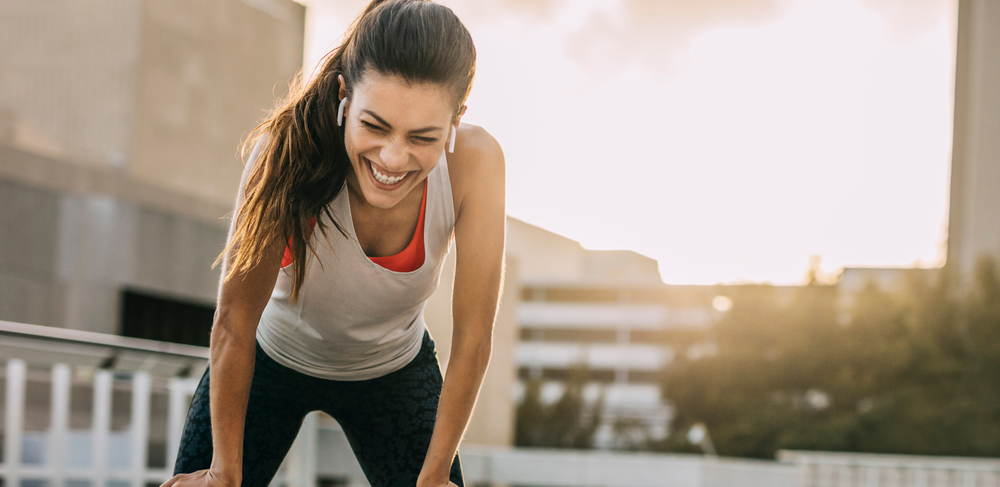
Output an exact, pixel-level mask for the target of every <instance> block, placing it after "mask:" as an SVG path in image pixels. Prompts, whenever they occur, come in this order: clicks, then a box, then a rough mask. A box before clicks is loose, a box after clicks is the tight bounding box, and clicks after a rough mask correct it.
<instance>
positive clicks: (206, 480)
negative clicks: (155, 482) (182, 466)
mask: <svg viewBox="0 0 1000 487" xmlns="http://www.w3.org/2000/svg"><path fill="white" fill-rule="evenodd" d="M239 486H240V480H239V479H233V478H227V477H225V476H224V475H222V474H221V473H220V472H216V471H214V470H211V469H209V470H199V471H197V472H195V473H182V474H177V475H174V476H173V477H171V478H170V480H168V481H166V482H164V483H163V485H161V486H160V487H239Z"/></svg>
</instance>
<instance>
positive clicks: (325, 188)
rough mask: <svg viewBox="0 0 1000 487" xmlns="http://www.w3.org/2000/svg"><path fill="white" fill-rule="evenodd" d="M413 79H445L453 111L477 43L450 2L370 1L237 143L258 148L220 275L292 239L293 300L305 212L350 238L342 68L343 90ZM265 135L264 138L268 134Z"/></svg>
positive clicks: (301, 269) (305, 241) (245, 267)
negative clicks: (342, 205)
mask: <svg viewBox="0 0 1000 487" xmlns="http://www.w3.org/2000/svg"><path fill="white" fill-rule="evenodd" d="M370 69H371V70H375V71H377V72H379V73H382V74H389V75H396V76H400V77H402V78H403V79H406V80H408V81H410V82H431V83H438V84H442V85H444V86H446V87H448V88H449V89H451V91H452V93H453V95H454V96H453V101H454V102H456V103H457V105H456V106H455V107H454V109H455V113H456V114H457V113H458V109H459V108H460V107H461V106H462V105H463V104H464V103H465V100H466V98H467V97H468V94H469V90H470V89H471V87H472V79H473V77H474V74H475V47H474V46H473V44H472V38H471V36H470V35H469V32H468V30H466V28H465V26H464V25H462V23H461V21H459V20H458V18H457V17H455V15H454V13H453V12H452V11H451V9H449V8H447V7H444V6H441V5H438V4H435V3H432V2H429V1H423V0H374V1H372V2H371V3H370V4H369V5H368V7H367V8H365V10H364V12H362V14H361V15H360V16H358V18H357V19H356V20H355V21H354V23H353V24H352V25H351V27H350V28H349V29H348V31H347V33H346V35H345V36H344V40H343V42H342V43H341V45H340V46H339V47H337V48H335V49H333V50H331V51H330V52H329V53H328V54H327V55H326V56H324V57H323V59H322V60H321V62H320V67H319V71H318V72H317V74H316V75H315V76H314V77H313V78H312V79H311V80H309V81H308V82H307V83H306V82H303V80H302V70H301V69H300V70H299V72H298V73H297V74H296V77H295V78H294V81H293V82H292V85H291V86H290V88H289V92H288V94H287V95H286V96H285V97H284V98H283V99H282V100H281V101H280V102H279V103H278V104H277V105H276V107H275V108H274V110H273V111H272V112H271V115H270V116H269V117H268V118H267V119H266V120H265V121H264V122H262V123H261V124H259V125H257V127H256V128H254V130H253V131H252V132H251V133H250V136H249V137H247V139H246V140H245V141H244V142H243V145H242V149H241V155H242V157H243V158H244V159H245V158H246V156H247V153H248V152H251V150H250V149H251V148H253V147H254V146H255V145H257V143H258V142H260V148H259V150H258V151H257V153H258V155H257V157H256V160H255V161H247V163H248V164H249V163H252V164H253V166H252V167H251V169H250V173H249V175H248V177H247V182H246V189H245V192H244V195H243V202H242V204H241V205H240V207H239V208H238V209H237V213H236V215H234V218H235V219H236V222H235V227H234V228H235V230H234V233H233V236H232V239H231V240H230V241H229V243H227V245H226V247H225V249H223V251H222V253H221V254H220V255H219V256H218V257H217V258H216V260H215V262H214V263H213V264H212V267H213V268H214V267H215V266H216V265H218V264H219V263H220V262H221V261H222V259H223V257H224V256H225V255H227V254H230V253H232V261H231V262H232V263H231V265H230V266H229V268H228V270H227V272H226V275H225V276H224V279H225V280H226V281H228V280H229V279H231V278H232V277H233V276H234V275H236V274H238V273H245V272H247V271H249V270H250V269H252V268H253V267H255V266H256V265H257V264H259V263H260V260H261V256H262V255H263V253H264V251H265V249H268V248H271V247H272V246H273V245H277V244H279V243H282V242H285V241H288V242H289V244H290V246H291V253H292V257H293V260H292V264H291V266H292V283H293V285H292V289H291V294H290V296H289V300H290V301H291V302H296V301H298V297H299V291H300V288H301V287H302V282H303V280H304V278H305V272H306V262H305V261H306V257H307V249H308V250H311V251H312V253H313V255H315V254H316V253H315V250H314V249H313V245H312V243H311V242H310V235H309V233H308V232H309V231H310V230H309V220H310V218H313V217H315V218H316V226H317V227H318V229H319V230H320V232H322V234H323V235H324V236H325V235H326V230H327V228H326V225H325V223H324V218H321V214H323V215H326V216H327V217H328V219H329V221H330V222H333V224H334V226H335V227H336V228H337V230H339V231H340V233H341V234H343V235H344V236H345V237H346V236H347V234H346V232H345V231H344V229H343V227H342V226H341V224H340V223H338V222H337V221H336V220H335V219H334V218H333V215H332V214H331V213H330V209H329V204H330V202H332V201H333V199H334V198H336V197H337V195H338V194H339V193H340V191H341V190H342V188H343V187H344V182H345V181H346V178H347V175H348V171H352V170H353V169H352V168H351V163H350V160H349V159H348V155H347V151H346V149H345V147H344V133H343V130H342V127H339V126H338V125H337V121H336V114H337V106H338V105H339V103H340V98H339V91H340V84H339V81H338V76H340V75H343V76H344V78H345V80H346V83H347V92H348V97H350V95H351V92H352V91H353V87H354V86H355V85H356V84H357V83H358V82H359V81H360V80H361V79H362V77H363V76H364V74H365V72H366V71H367V70H370ZM265 136H266V137H265Z"/></svg>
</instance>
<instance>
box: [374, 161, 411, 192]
mask: <svg viewBox="0 0 1000 487" xmlns="http://www.w3.org/2000/svg"><path fill="white" fill-rule="evenodd" d="M366 160H367V159H366ZM368 167H370V168H371V171H372V176H374V177H375V180H376V181H378V182H380V183H382V184H384V185H387V186H393V185H396V184H399V182H400V181H402V180H403V179H406V176H408V175H409V174H410V173H409V172H405V173H402V174H400V175H398V176H389V175H387V174H382V173H381V172H379V170H378V169H375V164H374V163H373V162H372V161H368Z"/></svg>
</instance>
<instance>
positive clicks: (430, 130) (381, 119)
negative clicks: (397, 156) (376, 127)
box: [361, 110, 443, 134]
mask: <svg viewBox="0 0 1000 487" xmlns="http://www.w3.org/2000/svg"><path fill="white" fill-rule="evenodd" d="M361 113H367V114H368V115H371V116H372V117H373V118H375V120H378V123H380V124H382V125H385V126H386V128H388V129H390V130H391V129H392V125H389V122H386V121H385V120H384V119H383V118H382V117H380V116H378V115H376V114H375V112H373V111H371V110H361ZM435 130H443V129H442V128H441V127H434V126H430V127H424V128H420V129H414V130H411V131H410V133H411V134H422V133H426V132H433V131H435Z"/></svg>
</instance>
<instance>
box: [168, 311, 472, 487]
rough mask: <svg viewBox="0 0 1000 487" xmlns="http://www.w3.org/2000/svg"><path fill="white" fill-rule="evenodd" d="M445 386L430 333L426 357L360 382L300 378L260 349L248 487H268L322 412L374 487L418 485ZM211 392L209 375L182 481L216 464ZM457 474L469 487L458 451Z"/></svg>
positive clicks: (191, 426) (194, 414)
mask: <svg viewBox="0 0 1000 487" xmlns="http://www.w3.org/2000/svg"><path fill="white" fill-rule="evenodd" d="M441 383H442V377H441V367H440V365H438V359H437V351H436V350H435V348H434V340H432V339H431V336H430V333H428V332H427V329H426V328H425V329H424V338H423V342H422V343H421V345H420V352H419V353H418V354H417V356H416V358H414V359H413V360H412V361H411V362H410V363H408V364H406V365H405V366H404V367H403V368H401V369H399V370H396V371H394V372H390V373H388V374H386V375H383V376H381V377H376V378H374V379H368V380H361V381H338V380H328V379H320V378H316V377H313V376H309V375H306V374H303V373H301V372H297V371H295V370H292V369H289V368H288V367H285V366H284V365H281V364H279V363H277V362H275V361H274V360H273V359H271V357H270V356H268V355H267V353H265V352H264V350H263V349H261V348H260V345H259V344H258V345H257V352H256V363H255V364H254V370H253V382H252V384H251V386H250V398H249V401H248V404H247V414H246V424H245V426H244V430H243V486H244V487H249V486H253V487H256V486H261V487H263V486H266V485H268V484H269V483H270V481H271V479H272V478H273V477H274V474H275V472H277V470H278V467H279V466H280V465H281V461H282V460H283V459H284V458H285V454H287V453H288V449H289V448H291V446H292V441H293V440H294V439H295V436H296V435H297V434H298V431H299V427H300V426H301V425H302V420H303V418H305V416H306V414H308V413H309V412H311V411H323V412H325V413H326V414H329V415H330V416H332V417H333V418H334V419H336V420H337V423H339V424H340V426H341V427H342V428H343V430H344V435H345V436H346V437H347V441H348V442H350V444H351V449H352V450H353V451H354V456H355V457H357V459H358V463H359V464H361V469H362V470H363V471H364V473H365V476H366V477H367V478H368V482H369V483H370V484H371V485H372V486H373V487H385V486H388V487H395V486H408V487H413V486H414V485H416V483H417V476H418V475H419V474H420V468H421V467H422V466H423V462H424V457H425V456H426V455H427V447H428V445H430V441H431V433H432V432H433V430H434V422H435V419H436V417H437V406H438V398H439V397H440V395H441ZM208 388H209V373H208V370H207V369H206V370H205V374H204V375H203V376H202V378H201V382H200V383H199V384H198V388H197V389H196V390H195V393H194V397H193V398H192V400H191V409H190V410H189V411H188V416H187V422H186V423H185V425H184V433H183V435H182V436H181V443H180V450H179V452H178V454H177V463H176V464H175V465H174V474H175V475H176V474H178V473H191V472H195V471H198V470H204V469H207V468H209V466H210V465H211V463H212V426H211V422H210V419H211V418H210V415H209V406H208V400H209V399H208V397H209V394H208ZM320 461H322V459H320ZM450 476H451V481H452V482H454V483H455V484H457V485H459V486H460V487H465V483H464V481H463V478H462V466H461V463H460V461H459V457H458V452H456V453H455V459H454V461H453V462H452V464H451V473H450Z"/></svg>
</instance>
